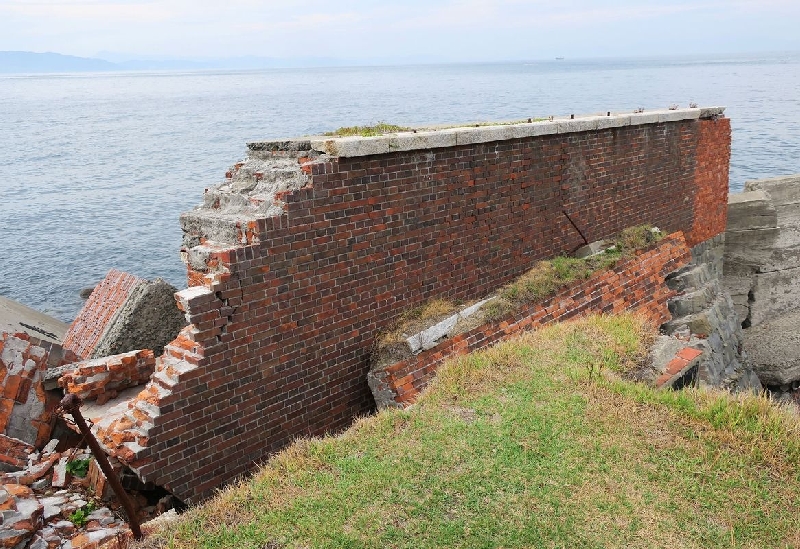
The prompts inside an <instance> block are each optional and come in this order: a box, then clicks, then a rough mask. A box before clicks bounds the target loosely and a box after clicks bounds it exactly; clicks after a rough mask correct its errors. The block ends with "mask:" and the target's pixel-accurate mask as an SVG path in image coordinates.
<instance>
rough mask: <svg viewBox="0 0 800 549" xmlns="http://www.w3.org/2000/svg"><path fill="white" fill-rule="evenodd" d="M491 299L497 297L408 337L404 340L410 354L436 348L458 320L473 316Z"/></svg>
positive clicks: (483, 301) (480, 302)
mask: <svg viewBox="0 0 800 549" xmlns="http://www.w3.org/2000/svg"><path fill="white" fill-rule="evenodd" d="M493 299H497V296H492V297H490V298H488V299H484V300H482V301H479V302H478V303H476V304H474V305H471V306H469V307H467V308H466V309H464V310H463V311H459V312H458V313H456V314H454V315H451V316H449V317H447V318H445V319H444V320H442V321H441V322H438V323H437V324H434V325H433V326H431V327H430V328H427V329H425V330H422V331H421V332H419V333H416V334H414V335H413V336H411V337H409V338H408V339H406V342H407V343H408V347H409V348H410V349H411V352H412V353H415V354H416V353H420V352H422V351H427V350H428V349H432V348H433V347H436V346H437V345H438V344H439V343H440V342H441V340H442V339H443V338H445V337H449V335H450V332H451V331H452V330H453V328H455V326H456V324H458V321H459V320H461V319H463V318H469V317H470V316H472V315H474V314H475V313H477V312H478V311H479V310H480V308H481V307H483V306H484V305H486V304H487V303H489V302H490V301H492V300H493Z"/></svg>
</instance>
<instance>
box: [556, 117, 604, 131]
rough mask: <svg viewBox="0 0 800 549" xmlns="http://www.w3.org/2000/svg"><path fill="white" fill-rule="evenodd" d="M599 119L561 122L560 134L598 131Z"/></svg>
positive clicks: (559, 123)
mask: <svg viewBox="0 0 800 549" xmlns="http://www.w3.org/2000/svg"><path fill="white" fill-rule="evenodd" d="M598 118H600V117H594V116H593V117H591V118H575V119H574V120H560V121H559V122H558V133H575V132H589V131H592V130H596V129H597V124H598Z"/></svg>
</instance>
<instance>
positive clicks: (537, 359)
mask: <svg viewBox="0 0 800 549" xmlns="http://www.w3.org/2000/svg"><path fill="white" fill-rule="evenodd" d="M650 336H651V332H650V330H649V329H648V328H647V327H646V326H645V325H643V324H642V323H641V322H640V321H639V320H638V319H637V318H636V317H633V316H619V317H592V318H588V319H583V320H580V321H576V322H572V323H565V324H559V325H554V326H551V327H548V328H545V329H542V330H540V331H537V332H534V333H530V334H526V335H525V336H523V337H522V338H519V339H516V340H514V341H511V342H507V343H504V344H501V345H498V346H496V347H493V348H490V349H488V350H485V351H483V352H479V353H474V354H472V355H468V356H465V357H462V358H460V359H458V360H455V361H450V362H448V363H447V365H446V366H444V367H443V368H442V370H441V371H440V374H439V376H438V378H437V379H436V381H435V382H434V383H433V385H432V386H431V388H430V389H429V390H428V391H427V392H426V393H425V394H424V395H423V397H422V399H421V400H420V402H419V403H418V404H417V405H415V406H414V407H413V408H411V409H408V410H387V411H383V412H381V413H379V414H377V415H376V416H374V417H370V418H365V419H361V420H359V421H357V422H356V423H355V425H354V426H353V427H352V428H351V429H350V430H348V431H347V432H346V433H344V434H342V435H340V436H338V437H327V438H323V439H313V440H301V441H298V442H297V443H295V444H294V445H292V446H291V447H289V448H288V449H286V450H285V451H283V452H281V453H280V454H278V455H277V456H275V457H274V458H273V459H271V460H270V461H269V462H268V463H267V464H266V465H265V466H264V467H263V468H262V469H261V470H260V471H259V472H258V473H257V474H256V475H255V476H253V477H252V478H251V479H249V480H246V481H243V482H241V483H240V484H239V485H237V486H233V487H230V488H228V489H226V490H225V491H223V492H222V493H220V494H219V495H218V496H217V497H216V498H215V499H213V500H212V501H210V502H209V503H207V504H205V505H203V506H200V507H197V508H194V509H192V510H190V511H189V512H187V513H186V514H185V515H183V516H182V517H181V519H180V520H179V521H178V522H177V523H175V524H173V525H171V526H167V527H165V528H166V529H164V530H162V531H160V532H158V533H156V534H154V535H152V536H151V537H149V538H148V540H147V541H146V542H145V544H144V546H145V547H171V548H175V549H180V548H185V547H186V548H188V547H191V548H195V547H204V548H223V547H237V548H251V549H261V548H265V547H270V548H273V549H277V548H282V547H287V548H288V547H298V548H299V547H325V548H344V547H376V548H378V547H381V548H382V547H397V548H403V547H408V548H412V547H413V548H418V547H553V548H556V547H570V548H571V547H587V548H591V547H598V548H599V547H604V548H605V547H607V548H617V547H619V548H622V547H625V548H627V547H642V548H644V547H680V548H695V547H697V548H700V547H703V548H706V547H725V548H728V547H737V548H748V547H752V548H761V547H800V519H798V516H797V509H798V504H800V501H799V500H800V474H799V473H798V461H799V460H800V426H799V425H798V420H797V418H796V416H791V415H790V414H788V413H787V412H786V411H784V410H782V409H779V408H776V407H774V406H773V405H772V404H771V403H770V402H769V401H767V400H766V399H764V398H761V397H755V396H740V397H732V396H730V395H727V394H723V393H716V392H695V391H690V390H687V391H683V392H669V391H655V390H652V389H650V388H648V387H645V386H643V385H637V384H634V383H631V382H628V381H624V380H622V379H621V378H620V377H618V376H616V375H613V374H612V371H615V370H625V369H627V368H629V367H630V364H632V363H635V362H637V361H639V360H641V357H642V356H643V353H645V352H646V347H647V341H648V338H649V337H650ZM601 364H602V365H604V366H606V368H604V369H603V370H602V373H601V374H598V371H599V370H600V368H599V366H600V365H601Z"/></svg>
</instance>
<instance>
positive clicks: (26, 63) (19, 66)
mask: <svg viewBox="0 0 800 549" xmlns="http://www.w3.org/2000/svg"><path fill="white" fill-rule="evenodd" d="M347 64H350V63H348V62H347V61H344V60H341V59H334V58H327V57H302V58H293V59H276V58H271V57H256V56H245V57H229V58H224V59H212V60H202V61H193V60H186V59H131V60H125V61H108V60H106V59H98V58H93V57H75V56H72V55H61V54H60V53H49V52H48V53H34V52H29V51H0V73H6V74H9V73H47V72H113V71H138V70H198V69H268V68H293V67H332V66H342V65H347ZM358 64H363V63H358Z"/></svg>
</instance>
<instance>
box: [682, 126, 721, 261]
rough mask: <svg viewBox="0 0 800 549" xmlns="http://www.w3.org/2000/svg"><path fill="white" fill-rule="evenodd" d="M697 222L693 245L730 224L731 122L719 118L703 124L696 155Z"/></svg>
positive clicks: (689, 235) (691, 244) (714, 234)
mask: <svg viewBox="0 0 800 549" xmlns="http://www.w3.org/2000/svg"><path fill="white" fill-rule="evenodd" d="M695 156H696V159H695V165H696V167H695V170H694V174H695V175H694V186H695V188H696V189H697V191H696V192H695V194H694V208H693V211H694V220H693V223H692V230H691V232H690V233H688V240H689V245H690V246H695V245H697V244H699V243H700V242H704V241H706V240H708V239H709V238H712V237H714V236H716V235H718V234H720V232H721V231H720V227H722V231H724V230H725V227H726V226H727V224H728V168H729V166H730V160H731V121H730V120H729V119H728V118H717V119H714V120H709V121H707V122H706V123H704V124H700V127H699V132H698V136H697V148H696V152H695Z"/></svg>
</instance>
